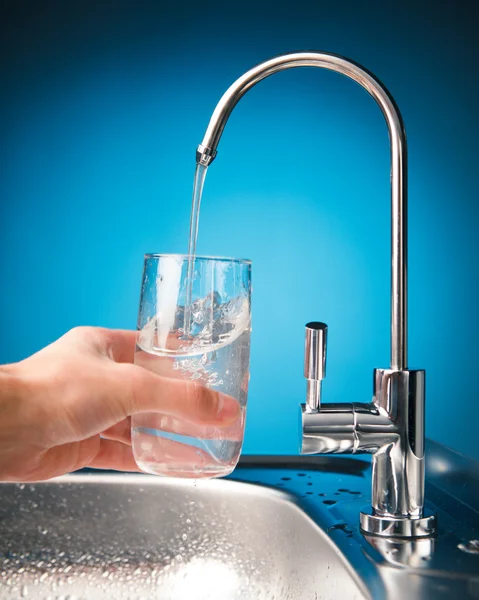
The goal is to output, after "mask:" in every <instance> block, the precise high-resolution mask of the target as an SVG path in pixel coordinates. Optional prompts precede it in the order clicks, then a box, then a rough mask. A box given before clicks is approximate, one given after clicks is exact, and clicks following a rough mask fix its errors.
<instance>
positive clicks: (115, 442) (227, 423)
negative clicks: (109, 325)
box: [0, 327, 240, 481]
mask: <svg viewBox="0 0 479 600" xmlns="http://www.w3.org/2000/svg"><path fill="white" fill-rule="evenodd" d="M135 343H136V333H135V332H133V331H122V330H108V329H100V328H94V327H79V328H76V329H72V330H71V331H69V332H68V333H67V334H66V335H64V336H63V337H62V338H60V339H59V340H57V341H56V342H54V343H53V344H51V345H50V346H47V347H46V348H44V349H43V350H41V351H40V352H38V353H37V354H34V355H33V356H31V357H29V358H27V359H25V360H23V361H21V362H19V363H16V364H12V365H4V366H1V367H0V414H1V420H0V481H39V480H44V479H49V478H51V477H55V476H58V475H62V474H64V473H69V472H71V471H75V470H77V469H81V468H83V467H93V468H100V469H115V470H121V471H138V470H139V469H138V467H137V465H136V463H135V461H134V458H133V454H132V450H131V437H130V418H129V417H130V416H131V415H132V414H138V413H146V412H156V413H159V415H163V416H164V417H166V418H167V419H169V420H170V421H171V422H174V421H175V420H176V418H178V420H179V421H180V422H181V419H182V418H184V417H187V418H188V421H189V422H190V423H193V424H195V423H196V424H197V425H199V426H202V427H204V426H213V427H215V428H217V427H224V428H225V429H227V430H228V429H231V426H232V424H234V423H235V421H236V420H237V419H238V417H239V416H240V408H239V404H238V402H237V401H236V400H234V399H233V398H231V397H230V396H227V395H225V394H219V393H218V392H216V391H214V390H211V389H208V388H206V387H204V386H201V385H199V384H197V383H194V382H191V381H184V380H181V379H174V378H171V377H165V376H163V375H159V374H157V373H153V372H151V371H149V370H147V369H145V368H143V367H141V366H137V365H133V364H132V361H133V355H134V350H135Z"/></svg>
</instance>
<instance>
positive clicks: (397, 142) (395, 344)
mask: <svg viewBox="0 0 479 600" xmlns="http://www.w3.org/2000/svg"><path fill="white" fill-rule="evenodd" d="M294 67H320V68H323V69H328V70H330V71H337V72H338V73H341V74H343V75H345V76H346V77H349V78H350V79H352V80H353V81H355V82H356V83H359V85H361V86H362V87H363V88H364V89H365V90H366V91H367V92H368V93H369V94H370V95H371V96H372V97H373V98H374V100H375V101H376V103H377V104H378V106H379V108H380V109H381V111H382V113H383V115H384V118H385V119H386V123H387V126H388V130H389V140H390V147H391V325H390V331H391V360H390V368H391V369H394V370H399V371H400V370H403V369H407V144H406V133H405V129H404V124H403V120H402V117H401V113H400V112H399V109H398V107H397V106H396V103H395V101H394V99H393V97H392V96H391V94H390V93H389V91H388V90H387V89H386V87H385V86H384V85H383V84H382V83H381V82H380V81H379V80H378V79H377V78H376V77H375V76H374V75H373V74H372V73H370V72H369V71H367V70H366V69H365V68H364V67H362V66H361V65H359V64H357V63H355V62H354V61H352V60H349V59H346V58H343V57H342V56H338V55H336V54H329V53H327V52H296V53H292V54H282V55H280V56H276V57H274V58H272V59H270V60H267V61H265V62H262V63H260V64H259V65H257V66H256V67H253V68H252V69H250V70H249V71H247V72H246V73H245V74H244V75H242V76H241V77H240V78H239V79H237V80H236V81H235V82H234V83H233V85H231V86H230V87H229V88H228V89H227V90H226V92H225V93H224V94H223V96H222V98H221V99H220V101H219V102H218V104H217V106H216V108H215V110H214V112H213V115H212V117H211V119H210V122H209V125H208V128H207V130H206V133H205V135H204V138H203V140H202V142H201V144H200V145H199V146H198V149H197V151H196V161H197V163H198V164H202V165H205V166H208V165H209V164H211V162H212V161H213V160H214V158H215V157H216V153H217V148H218V144H219V142H220V139H221V135H222V133H223V130H224V128H225V125H226V123H227V121H228V119H229V117H230V115H231V112H232V111H233V109H234V107H235V106H236V104H237V103H238V101H239V100H240V99H241V98H242V97H243V96H244V95H245V94H246V92H247V91H248V90H250V89H251V88H252V87H253V86H254V85H256V84H257V83H259V82H260V81H262V80H263V79H265V78H266V77H269V76H270V75H273V74H274V73H278V72H279V71H284V70H285V69H291V68H294Z"/></svg>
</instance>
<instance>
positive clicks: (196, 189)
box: [183, 164, 208, 338]
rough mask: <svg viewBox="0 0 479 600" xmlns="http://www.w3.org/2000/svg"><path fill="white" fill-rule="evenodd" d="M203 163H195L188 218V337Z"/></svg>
mask: <svg viewBox="0 0 479 600" xmlns="http://www.w3.org/2000/svg"><path fill="white" fill-rule="evenodd" d="M207 170H208V167H207V166H205V165H200V164H197V165H196V171H195V180H194V183H193V200H192V204H191V218H190V238H189V242H188V270H187V275H186V301H185V321H184V333H183V335H184V337H185V338H188V337H189V335H190V329H191V305H192V296H193V272H194V265H195V256H196V242H197V240H198V223H199V218H200V206H201V195H202V194H203V186H204V183H205V177H206V171H207Z"/></svg>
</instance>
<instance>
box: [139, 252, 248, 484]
mask: <svg viewBox="0 0 479 600" xmlns="http://www.w3.org/2000/svg"><path fill="white" fill-rule="evenodd" d="M188 260H189V258H188V256H186V255H177V254H170V255H167V254H165V255H162V254H147V255H146V256H145V262H144V269H143V281H142V288H141V298H140V310H139V317H138V338H137V346H136V353H135V364H137V365H140V366H142V367H144V368H146V369H149V370H151V371H153V372H155V373H157V374H158V375H160V376H161V377H162V378H165V379H168V380H169V382H170V383H175V384H176V383H177V382H171V380H172V379H176V380H178V379H180V380H184V381H190V382H194V385H188V386H187V387H188V389H190V388H194V389H195V390H199V391H200V392H201V390H202V388H203V387H206V388H210V389H212V390H215V391H217V392H219V393H220V394H221V395H227V397H228V398H227V400H228V402H229V407H230V409H231V403H232V402H233V403H234V402H237V403H238V404H239V410H236V409H237V407H236V406H234V407H233V408H234V409H235V410H234V411H233V412H234V414H235V415H236V416H237V418H236V419H235V420H234V421H233V422H228V423H227V424H225V423H220V424H218V422H202V421H201V420H198V418H189V415H188V410H187V409H186V407H185V411H184V414H183V415H182V417H181V418H179V417H178V415H176V416H172V415H171V414H166V413H161V412H154V413H141V414H137V415H134V416H133V417H132V420H131V421H132V422H131V426H132V446H133V454H134V457H135V460H136V462H137V464H138V466H139V467H140V468H141V469H142V470H143V471H146V472H148V473H154V474H156V475H167V476H174V477H192V478H202V477H203V478H208V477H221V476H224V475H227V474H228V473H231V471H233V469H234V468H235V466H236V464H237V462H238V459H239V456H240V452H241V446H242V444H243V437H244V426H245V416H246V415H245V412H246V401H247V396H248V382H249V356H250V334H251V263H250V262H249V261H247V260H236V259H229V258H207V257H198V256H197V257H195V258H194V261H193V263H192V265H191V266H192V278H191V281H192V283H191V284H190V286H191V287H190V290H189V291H188V276H187V274H188ZM189 294H190V298H191V302H188V297H189ZM188 307H189V309H188ZM185 323H186V329H187V331H185ZM188 324H189V327H188ZM188 329H189V331H188ZM169 382H168V381H165V382H164V384H165V386H168V383H169ZM158 385H162V383H161V382H160V381H159V382H158ZM198 386H200V387H199V388H198ZM183 387H184V386H183ZM165 389H166V387H165ZM168 389H174V386H170V387H169V388H168ZM178 389H179V388H178ZM195 395H196V393H195ZM200 395H201V394H200ZM221 395H220V396H217V398H221V397H223V398H224V396H221ZM233 399H234V400H233ZM178 401H181V399H180V400H178Z"/></svg>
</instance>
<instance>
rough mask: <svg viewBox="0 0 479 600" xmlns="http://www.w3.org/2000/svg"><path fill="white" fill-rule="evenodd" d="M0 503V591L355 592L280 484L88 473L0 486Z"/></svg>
mask: <svg viewBox="0 0 479 600" xmlns="http://www.w3.org/2000/svg"><path fill="white" fill-rule="evenodd" d="M2 505H3V507H5V506H9V507H10V509H9V510H8V511H7V512H6V511H5V510H4V509H3V510H1V514H2V517H3V519H2V523H1V538H2V546H3V550H4V559H3V565H2V598H21V597H22V596H28V597H34V598H48V597H55V598H59V597H63V598H65V597H67V598H70V599H72V598H73V597H75V598H108V599H111V598H118V597H121V598H132V599H133V598H135V599H136V598H138V599H139V598H145V599H146V598H161V599H164V600H169V599H171V600H173V599H175V600H176V599H178V600H183V599H185V600H186V599H188V600H193V599H203V598H204V599H205V600H206V599H208V600H215V599H218V600H228V599H230V598H245V599H252V598H258V599H260V598H261V599H263V598H264V599H265V600H266V599H275V600H276V599H278V600H279V599H283V598H284V599H286V598H292V599H293V598H298V599H299V598H311V599H314V598H351V599H357V600H360V599H362V598H364V597H365V596H366V594H365V593H364V592H363V591H362V587H363V586H362V584H361V583H360V582H359V581H358V578H356V577H355V576H354V574H353V572H352V569H351V568H350V566H349V565H348V563H347V562H346V561H345V560H344V558H342V556H341V555H340V553H339V552H338V550H337V548H336V547H335V545H334V544H333V542H332V541H331V539H330V538H329V537H328V535H326V534H325V533H324V532H323V531H322V530H321V529H320V528H319V527H318V526H317V525H316V524H315V523H314V522H313V521H312V520H311V519H310V518H309V517H308V516H307V515H306V514H305V513H304V512H303V511H302V510H301V509H299V508H298V506H296V504H295V502H294V499H293V498H292V497H291V496H289V495H288V494H286V493H284V492H281V491H275V490H272V489H267V488H263V487H260V486H257V485H247V484H245V483H237V482H233V481H222V480H217V481H206V482H198V483H196V484H194V483H189V482H184V481H181V480H166V479H158V478H155V477H151V476H148V475H110V474H108V475H94V474H88V475H72V476H69V477H63V478H60V479H58V480H56V481H54V482H51V483H46V484H36V485H17V486H13V485H12V486H5V487H4V488H3V490H2ZM13 507H14V512H13V514H12V508H13Z"/></svg>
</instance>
